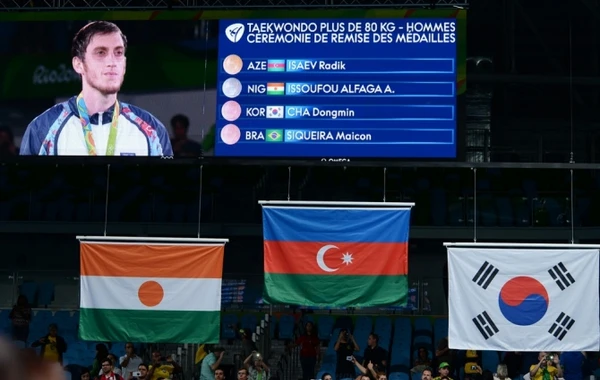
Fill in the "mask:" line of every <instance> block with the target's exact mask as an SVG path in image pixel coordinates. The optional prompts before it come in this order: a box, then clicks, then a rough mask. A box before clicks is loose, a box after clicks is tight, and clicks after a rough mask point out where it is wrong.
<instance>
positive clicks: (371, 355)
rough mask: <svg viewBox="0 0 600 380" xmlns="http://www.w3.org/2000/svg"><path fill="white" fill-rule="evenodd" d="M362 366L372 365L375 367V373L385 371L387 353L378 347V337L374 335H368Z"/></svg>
mask: <svg viewBox="0 0 600 380" xmlns="http://www.w3.org/2000/svg"><path fill="white" fill-rule="evenodd" d="M363 356H364V359H363V366H366V365H367V364H369V362H370V363H372V364H373V366H374V367H375V371H385V367H386V366H387V356H388V353H387V351H386V350H385V349H384V348H382V347H380V346H379V335H377V334H375V333H371V334H369V338H368V340H367V348H365V352H364V354H363Z"/></svg>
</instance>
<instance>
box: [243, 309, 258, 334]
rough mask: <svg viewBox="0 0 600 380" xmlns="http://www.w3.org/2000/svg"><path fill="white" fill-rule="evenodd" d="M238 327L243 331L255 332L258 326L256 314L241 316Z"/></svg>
mask: <svg viewBox="0 0 600 380" xmlns="http://www.w3.org/2000/svg"><path fill="white" fill-rule="evenodd" d="M240 322H241V323H240V327H241V328H243V329H250V330H251V331H255V330H256V325H257V324H258V318H257V317H256V314H250V313H248V314H244V315H242V320H241V321H240Z"/></svg>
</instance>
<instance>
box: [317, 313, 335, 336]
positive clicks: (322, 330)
mask: <svg viewBox="0 0 600 380" xmlns="http://www.w3.org/2000/svg"><path fill="white" fill-rule="evenodd" d="M334 322H335V321H334V319H333V317H332V316H331V315H323V316H321V317H320V318H319V320H318V321H317V323H318V331H319V339H320V340H329V339H331V331H332V330H333V324H334Z"/></svg>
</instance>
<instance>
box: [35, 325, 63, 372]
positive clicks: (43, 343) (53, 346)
mask: <svg viewBox="0 0 600 380" xmlns="http://www.w3.org/2000/svg"><path fill="white" fill-rule="evenodd" d="M31 347H40V355H41V356H42V357H43V358H44V359H45V360H48V361H51V362H58V363H60V364H61V365H62V363H63V354H64V353H65V352H66V351H67V342H66V341H65V339H64V338H63V337H62V336H59V335H58V326H57V325H56V324H55V323H52V324H50V326H48V334H47V335H46V336H44V337H42V338H40V339H39V340H36V341H35V342H33V343H32V344H31Z"/></svg>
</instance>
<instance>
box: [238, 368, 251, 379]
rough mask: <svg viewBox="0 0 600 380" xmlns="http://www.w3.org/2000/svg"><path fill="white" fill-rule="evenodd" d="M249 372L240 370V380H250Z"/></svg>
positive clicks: (243, 369)
mask: <svg viewBox="0 0 600 380" xmlns="http://www.w3.org/2000/svg"><path fill="white" fill-rule="evenodd" d="M248 375H249V373H248V370H247V369H246V368H240V369H238V371H237V378H238V380H248Z"/></svg>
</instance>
